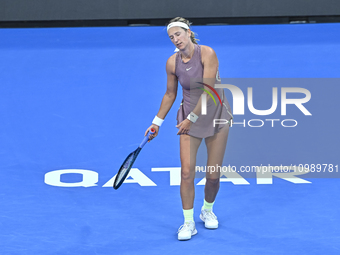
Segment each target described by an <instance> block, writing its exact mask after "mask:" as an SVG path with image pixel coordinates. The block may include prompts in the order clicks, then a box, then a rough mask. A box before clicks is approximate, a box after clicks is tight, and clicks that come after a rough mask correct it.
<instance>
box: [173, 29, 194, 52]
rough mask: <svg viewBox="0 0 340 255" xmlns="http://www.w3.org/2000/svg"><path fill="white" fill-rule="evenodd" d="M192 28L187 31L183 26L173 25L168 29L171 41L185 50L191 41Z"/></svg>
mask: <svg viewBox="0 0 340 255" xmlns="http://www.w3.org/2000/svg"><path fill="white" fill-rule="evenodd" d="M190 33H191V32H190V29H188V30H187V31H185V30H184V29H183V28H181V27H172V28H170V29H169V30H168V35H169V38H170V40H171V42H172V43H173V44H174V45H175V46H176V47H177V48H178V49H180V50H183V49H184V48H185V47H186V46H187V45H188V44H189V42H190Z"/></svg>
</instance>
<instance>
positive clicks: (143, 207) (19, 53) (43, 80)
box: [0, 24, 340, 255]
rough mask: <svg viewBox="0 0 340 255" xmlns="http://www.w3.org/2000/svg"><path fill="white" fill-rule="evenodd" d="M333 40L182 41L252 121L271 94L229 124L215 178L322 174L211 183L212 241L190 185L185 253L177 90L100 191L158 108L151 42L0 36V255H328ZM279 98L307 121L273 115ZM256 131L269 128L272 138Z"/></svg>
mask: <svg viewBox="0 0 340 255" xmlns="http://www.w3.org/2000/svg"><path fill="white" fill-rule="evenodd" d="M339 29H340V24H294V25H291V24H290V25H243V26H238V25H235V26H193V31H194V32H196V33H197V34H198V38H199V39H200V42H199V43H200V44H203V45H209V46H211V47H212V48H214V50H215V51H216V53H217V56H218V58H219V63H220V67H219V68H220V74H221V77H222V78H223V79H224V80H225V83H228V84H236V85H238V86H239V88H240V89H241V90H242V91H243V92H244V95H245V97H247V87H250V86H253V93H254V94H253V95H254V106H255V108H258V109H268V108H270V104H271V95H272V94H271V93H272V91H271V88H272V87H278V88H279V89H278V90H279V96H278V108H277V110H276V111H275V112H274V113H273V114H272V115H271V116H255V115H253V114H252V113H251V112H250V111H249V109H248V107H247V100H245V113H244V115H243V116H242V115H235V116H234V121H236V122H238V123H244V125H243V124H238V125H235V126H234V127H232V128H231V130H230V133H229V140H228V145H227V153H226V157H225V162H224V163H225V164H226V165H228V164H230V165H231V166H235V167H237V168H240V167H242V166H259V165H264V166H265V165H269V164H270V165H283V166H289V165H299V164H301V165H303V166H305V165H307V166H308V167H311V165H313V164H314V165H315V166H316V165H321V167H322V168H323V170H324V174H321V175H318V176H320V177H315V176H316V175H308V174H307V175H305V176H304V175H299V176H296V177H292V176H286V177H287V178H285V177H284V176H283V175H281V176H280V175H273V176H270V177H269V178H268V176H267V178H266V179H262V178H261V176H256V175H251V174H250V175H247V174H245V175H243V174H242V173H241V174H240V176H237V177H238V178H232V177H230V176H224V177H223V179H222V183H221V188H220V191H219V194H218V196H217V199H216V203H215V205H214V212H215V213H216V215H217V216H218V218H219V222H220V227H219V228H218V229H217V230H207V229H205V228H204V225H203V222H201V221H200V219H199V212H200V208H201V206H202V203H203V195H204V185H201V184H202V183H204V182H203V181H204V180H203V181H202V179H201V178H203V176H201V177H200V176H198V178H197V185H196V196H195V207H194V210H195V213H194V217H195V221H196V228H197V230H198V234H197V235H196V236H193V238H192V239H191V240H190V241H185V242H180V241H178V240H177V230H178V227H179V226H180V225H181V224H182V223H183V215H182V207H181V200H180V194H179V183H178V182H179V177H180V176H179V173H180V172H179V171H180V158H179V137H178V136H177V135H176V133H177V128H176V127H175V126H176V114H177V109H178V107H179V105H180V102H181V99H182V94H181V88H180V86H179V93H178V96H177V99H176V102H175V104H174V106H173V107H172V109H171V111H170V112H169V114H168V116H167V118H166V120H165V122H164V124H163V126H162V127H161V129H160V134H159V136H158V137H157V138H156V139H155V140H153V141H152V142H151V143H148V144H147V145H146V146H145V148H144V149H143V151H142V152H141V154H140V156H139V157H138V159H137V161H136V162H135V164H134V168H133V169H132V171H131V174H130V177H129V178H128V179H127V180H126V183H124V184H123V185H122V186H121V188H120V189H118V190H114V189H113V188H112V183H113V179H114V175H115V174H116V172H117V171H118V169H119V167H120V165H121V163H122V161H123V160H124V159H125V157H126V156H127V155H128V154H129V153H130V152H131V151H133V150H135V149H136V148H137V147H138V145H139V144H140V142H141V140H142V139H143V136H144V132H145V130H146V129H147V128H148V127H149V126H150V124H151V121H152V119H153V118H154V116H155V115H156V113H157V111H158V109H159V105H160V103H161V99H162V97H163V95H164V92H165V89H166V72H165V63H166V60H167V59H168V57H169V56H170V55H171V54H173V51H174V46H173V45H172V43H171V41H170V40H169V38H168V36H167V33H166V29H164V27H105V28H104V27H94V28H39V29H0V38H1V40H0V56H1V57H0V72H1V79H0V117H1V125H0V138H1V143H0V162H1V171H0V180H1V185H0V197H1V204H2V206H1V211H0V240H1V241H0V250H1V254H4V255H17V254H18V255H19V254H20V255H23V254H27V255H30V254H35V255H36V254H44V255H57V254H58V255H59V254H60V255H67V254H89V255H90V254H103V255H104V254H164V255H165V254H238V255H239V254H275V255H277V254H339V253H340V245H339V243H340V231H339V225H340V220H339V216H340V198H339V196H338V194H339V191H340V188H339V187H340V186H339V179H338V177H339V174H338V165H339V142H340V139H339V134H338V130H339V124H340V121H339V118H338V117H337V116H338V110H339V105H338V95H339V93H340V87H339V81H340V79H337V78H339V70H340V64H339V63H340V62H339V61H340V35H339V33H338V31H339ZM223 79H222V81H223ZM283 87H302V88H305V89H307V90H308V91H309V92H310V93H311V99H310V100H309V102H307V103H306V104H304V106H305V108H306V109H307V110H308V111H309V112H310V113H311V114H312V115H311V116H306V115H305V114H303V113H302V112H301V109H298V108H297V107H295V106H294V105H288V106H287V115H285V116H283V115H282V112H281V111H280V109H281V108H280V107H281V106H282V105H281V104H280V103H281V101H282V98H281V97H280V96H281V95H282V90H280V89H281V88H283ZM225 91H226V95H227V97H228V100H229V101H230V102H231V103H232V102H233V98H232V94H231V93H230V91H228V89H225ZM300 94H301V93H300ZM256 100H257V101H256ZM231 106H232V107H233V105H232V104H231ZM233 108H235V107H233ZM266 119H279V121H277V122H275V126H274V127H272V126H271V125H272V123H274V122H271V121H267V120H266ZM287 119H289V120H292V119H293V120H295V121H296V123H298V124H297V125H296V126H295V127H293V128H286V127H284V125H292V123H295V122H292V121H290V122H289V120H288V121H286V122H283V124H282V121H285V120H287ZM249 121H251V122H249ZM261 121H262V122H263V123H264V125H263V126H261V123H262V122H261ZM252 126H260V127H252ZM201 149H202V151H204V147H203V146H202V148H201ZM199 153H202V155H204V152H199ZM199 155H201V154H199ZM204 160H205V159H204V157H203V156H202V157H200V161H199V162H198V163H199V164H202V165H204ZM331 170H332V172H331ZM327 172H328V174H327ZM330 172H331V173H330ZM199 177H200V178H199ZM272 177H273V178H272Z"/></svg>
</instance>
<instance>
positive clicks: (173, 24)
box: [166, 21, 189, 31]
mask: <svg viewBox="0 0 340 255" xmlns="http://www.w3.org/2000/svg"><path fill="white" fill-rule="evenodd" d="M172 27H182V28H185V29H189V26H188V25H187V24H185V23H184V22H180V21H176V22H172V23H170V24H169V25H168V27H167V28H166V31H168V30H169V29H170V28H172Z"/></svg>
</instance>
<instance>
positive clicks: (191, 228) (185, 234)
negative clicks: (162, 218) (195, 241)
mask: <svg viewBox="0 0 340 255" xmlns="http://www.w3.org/2000/svg"><path fill="white" fill-rule="evenodd" d="M196 234H197V230H196V227H195V222H193V221H191V222H185V223H184V224H183V225H182V226H180V227H179V229H178V240H180V241H184V240H189V239H191V236H193V235H196Z"/></svg>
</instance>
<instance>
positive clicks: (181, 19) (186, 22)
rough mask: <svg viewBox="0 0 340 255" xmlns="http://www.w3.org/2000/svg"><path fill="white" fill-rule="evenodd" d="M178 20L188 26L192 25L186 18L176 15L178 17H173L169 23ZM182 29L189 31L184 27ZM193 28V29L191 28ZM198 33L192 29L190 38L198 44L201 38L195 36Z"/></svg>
mask: <svg viewBox="0 0 340 255" xmlns="http://www.w3.org/2000/svg"><path fill="white" fill-rule="evenodd" d="M176 21H179V22H183V23H185V24H187V25H188V27H190V25H191V23H190V22H189V20H187V19H185V18H182V17H176V18H173V19H172V20H170V21H169V23H168V25H169V24H170V23H172V22H176ZM182 29H184V30H185V31H187V30H188V29H185V28H183V27H182ZM190 30H191V29H190ZM196 35H197V34H195V33H194V32H193V31H191V35H190V39H191V41H192V42H193V43H194V44H198V43H197V41H199V39H197V38H196V37H195V36H196Z"/></svg>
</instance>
